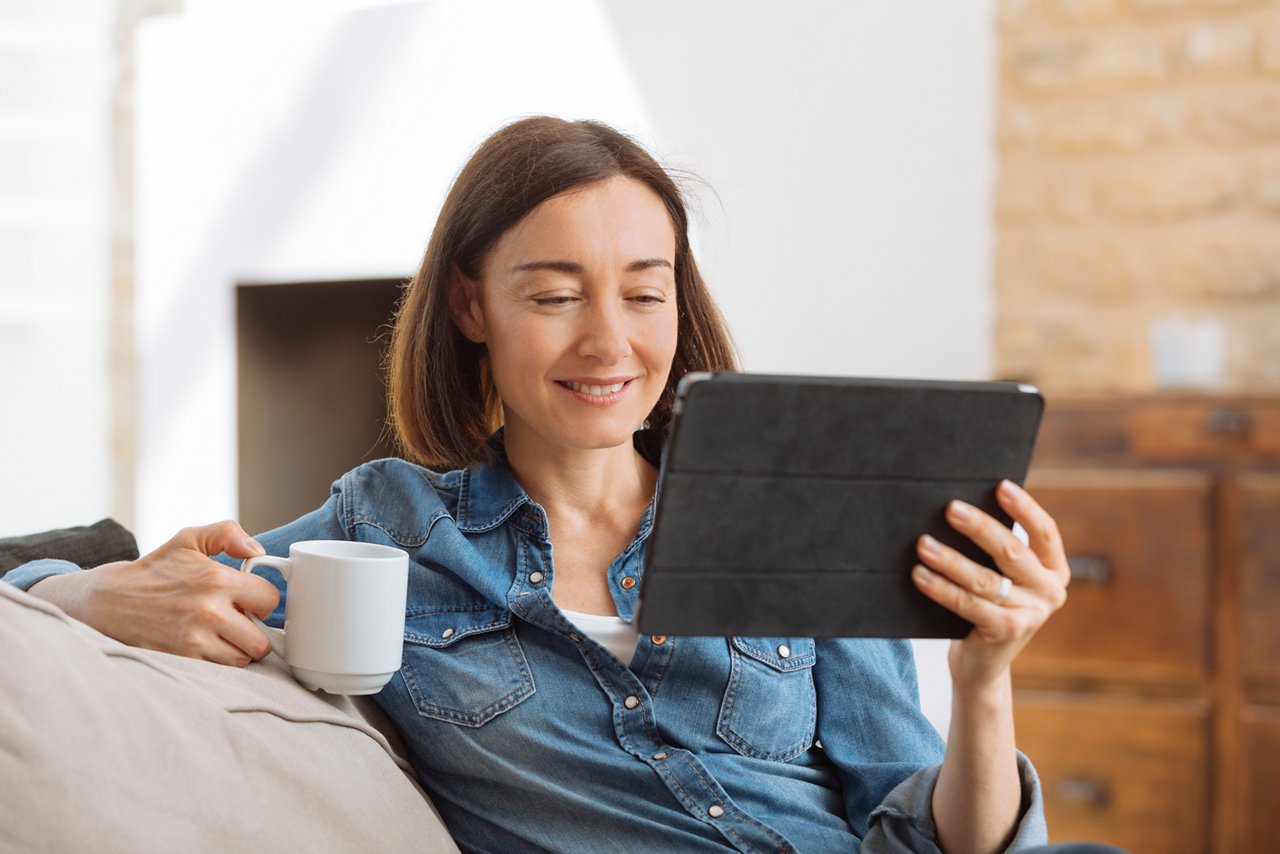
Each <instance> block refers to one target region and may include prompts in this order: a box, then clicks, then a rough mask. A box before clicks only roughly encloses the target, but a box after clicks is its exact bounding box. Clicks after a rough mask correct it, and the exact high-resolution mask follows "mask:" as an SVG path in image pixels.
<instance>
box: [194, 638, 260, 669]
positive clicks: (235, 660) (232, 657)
mask: <svg viewBox="0 0 1280 854" xmlns="http://www.w3.org/2000/svg"><path fill="white" fill-rule="evenodd" d="M268 646H270V644H268ZM193 657H198V658H202V659H204V660H205V661H212V662H215V663H216V664H227V665H230V666H232V667H246V666H248V665H249V664H250V663H251V662H252V661H253V660H254V658H253V656H251V655H249V654H248V653H247V652H245V651H244V650H242V649H241V648H240V647H238V646H236V645H235V644H233V643H229V642H228V641H226V640H224V639H223V638H221V637H215V638H213V639H212V640H211V641H210V642H209V643H208V644H207V645H206V646H205V648H204V649H202V650H201V652H200V654H199V655H198V656H193Z"/></svg>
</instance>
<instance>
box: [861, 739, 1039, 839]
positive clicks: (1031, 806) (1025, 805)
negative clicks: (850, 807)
mask: <svg viewBox="0 0 1280 854" xmlns="http://www.w3.org/2000/svg"><path fill="white" fill-rule="evenodd" d="M941 767H942V766H941V765H930V766H928V767H926V768H921V769H920V770H919V771H917V772H916V773H914V774H912V775H911V776H910V777H908V778H907V779H905V780H903V781H902V782H901V783H899V784H898V786H897V787H896V788H894V790H893V791H892V792H890V793H889V795H888V797H886V798H885V799H884V801H883V802H882V803H881V804H880V806H878V807H876V808H875V809H874V810H873V811H872V813H871V830H870V832H869V833H868V834H867V836H866V838H864V839H863V840H862V850H863V851H865V852H867V854H877V852H882V851H884V852H894V853H895V854H897V852H902V854H907V852H911V854H942V852H941V849H940V848H939V847H938V833H937V828H936V827H935V826H934V823H933V790H934V787H935V786H936V785H937V782H938V772H939V771H940V770H941ZM1018 777H1019V780H1020V782H1021V785H1022V817H1021V819H1020V820H1019V822H1018V829H1017V832H1016V833H1015V834H1014V837H1013V841H1012V842H1010V843H1009V847H1008V848H1007V849H1005V850H1007V851H1019V850H1022V849H1024V848H1034V847H1038V846H1041V845H1045V844H1046V843H1047V842H1048V841H1049V830H1048V827H1047V825H1046V824H1045V817H1044V797H1043V794H1042V792H1041V790H1040V778H1039V777H1038V776H1037V774H1036V769H1035V767H1034V766H1032V764H1031V760H1029V759H1027V757H1026V756H1024V755H1023V753H1022V751H1018Z"/></svg>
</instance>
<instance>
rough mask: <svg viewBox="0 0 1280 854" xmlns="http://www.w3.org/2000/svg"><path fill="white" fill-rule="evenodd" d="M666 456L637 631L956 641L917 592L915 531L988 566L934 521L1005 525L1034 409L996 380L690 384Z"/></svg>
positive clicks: (950, 625) (720, 378) (705, 378)
mask: <svg viewBox="0 0 1280 854" xmlns="http://www.w3.org/2000/svg"><path fill="white" fill-rule="evenodd" d="M675 409H676V418H675V423H674V425H673V427H672V432H671V436H670V438H669V440H668V442H667V445H666V447H665V448H664V450H663V458H662V468H661V474H660V476H659V481H658V504H657V515H656V519H655V521H654V529H653V532H652V534H651V535H650V538H649V542H648V546H647V549H646V563H645V571H644V579H643V581H642V583H641V587H640V605H639V611H638V614H637V628H638V629H639V630H640V632H642V633H643V634H653V635H712V636H728V635H746V636H758V635H764V636H777V635H781V636H794V637H893V638H950V637H963V636H964V635H965V634H966V633H967V632H968V630H969V628H970V625H969V623H968V622H966V621H965V620H964V619H962V618H960V617H959V616H957V615H955V614H953V613H951V612H950V611H948V610H946V609H944V608H942V607H941V606H939V605H936V604H935V603H933V602H932V601H930V600H929V599H927V598H925V596H924V595H923V594H922V593H920V592H919V591H918V590H916V589H915V586H914V585H913V584H912V582H911V575H910V573H911V567H912V566H913V565H914V564H915V563H916V562H917V558H916V551H915V546H916V540H917V538H918V537H919V536H920V535H921V534H925V533H928V534H932V535H933V536H934V537H936V538H937V539H939V540H941V541H942V542H944V543H947V544H949V545H951V546H953V547H955V548H958V549H960V550H961V551H962V552H964V553H965V554H967V555H968V556H969V557H971V558H973V559H974V560H978V561H980V562H982V563H983V564H985V565H987V566H991V565H992V564H991V560H990V559H989V558H988V557H987V556H986V554H985V553H983V552H982V551H981V550H980V549H978V548H977V547H976V546H974V545H973V544H972V543H971V542H969V540H967V539H966V538H964V537H962V536H961V535H959V534H958V533H957V532H956V531H955V530H954V529H952V528H951V526H950V525H948V524H947V522H946V519H945V517H944V510H945V508H946V505H947V502H948V501H950V500H951V499H953V498H960V499H963V500H964V501H967V502H969V503H970V504H973V505H975V506H977V507H980V508H982V509H983V510H985V511H986V512H988V513H990V514H992V515H993V516H995V517H997V518H999V519H1001V520H1002V521H1003V522H1004V523H1005V524H1010V522H1011V520H1010V519H1009V518H1008V516H1007V515H1005V514H1004V513H1003V512H1002V511H1001V510H1000V508H999V507H998V506H997V504H996V500H995V488H996V485H997V484H998V483H999V482H1000V480H1001V479H1003V478H1008V479H1009V480H1012V481H1014V482H1016V483H1019V484H1021V483H1022V482H1023V480H1024V478H1025V477H1026V474H1027V467H1028V466H1029V464H1030V462H1031V453H1032V450H1033V449H1034V446H1035V437H1036V431H1037V429H1038V428H1039V424H1040V416H1041V413H1042V411H1043V409H1044V400H1043V398H1042V397H1041V395H1040V393H1039V392H1038V391H1037V390H1036V389H1035V388H1032V387H1031V386H1026V385H1020V384H1018V383H1004V382H948V381H919V380H881V379H862V378H850V377H802V376H766V375H759V374H738V373H720V374H714V375H712V374H691V375H689V376H686V377H685V378H684V380H683V381H682V382H681V383H680V387H679V390H678V392H677V400H676V407H675Z"/></svg>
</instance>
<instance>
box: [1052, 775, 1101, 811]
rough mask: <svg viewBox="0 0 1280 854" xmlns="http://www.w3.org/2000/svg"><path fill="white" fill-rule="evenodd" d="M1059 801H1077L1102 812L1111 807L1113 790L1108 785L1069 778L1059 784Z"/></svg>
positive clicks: (1084, 779) (1078, 778)
mask: <svg viewBox="0 0 1280 854" xmlns="http://www.w3.org/2000/svg"><path fill="white" fill-rule="evenodd" d="M1058 799H1059V800H1062V801H1077V802H1079V803H1083V804H1088V805H1089V806H1091V807H1093V808H1094V809H1098V810H1102V809H1106V808H1107V807H1108V806H1110V805H1111V788H1110V787H1109V786H1108V785H1107V784H1106V783H1099V782H1098V781H1097V780H1089V779H1086V778H1083V777H1068V778H1067V779H1065V780H1063V781H1061V782H1060V783H1058Z"/></svg>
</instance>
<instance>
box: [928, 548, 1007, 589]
mask: <svg viewBox="0 0 1280 854" xmlns="http://www.w3.org/2000/svg"><path fill="white" fill-rule="evenodd" d="M916 553H917V554H918V555H919V556H920V560H921V561H922V562H923V563H924V564H925V565H926V566H927V567H929V568H930V569H932V570H933V571H934V572H936V573H939V574H941V575H943V576H945V577H946V578H947V579H948V580H950V581H951V582H952V583H953V584H955V585H957V586H959V587H961V588H963V589H965V590H968V591H969V592H971V593H973V594H974V595H975V596H978V597H980V598H982V599H986V600H988V601H993V600H995V599H996V598H997V596H998V595H999V592H1000V584H1001V581H1002V579H1004V578H1005V576H1003V575H1001V574H1000V573H998V572H996V571H995V570H993V569H990V568H988V567H985V566H982V565H980V564H978V563H975V562H974V561H972V560H970V559H969V558H967V557H965V556H964V555H962V554H961V553H960V552H958V551H956V550H955V549H953V548H951V547H950V546H947V545H945V544H944V543H940V542H938V541H937V540H935V539H934V538H933V537H931V536H929V535H928V534H925V535H924V536H923V537H921V538H920V539H919V540H918V541H917V542H916ZM1007 601H1008V600H1005V602H1002V603H1000V604H1006V603H1007Z"/></svg>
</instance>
